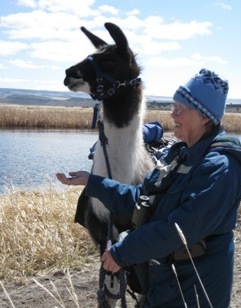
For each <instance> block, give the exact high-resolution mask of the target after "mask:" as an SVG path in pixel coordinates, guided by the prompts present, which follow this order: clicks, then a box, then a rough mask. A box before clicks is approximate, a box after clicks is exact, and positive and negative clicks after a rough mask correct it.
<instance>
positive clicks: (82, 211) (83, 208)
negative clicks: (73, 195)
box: [74, 188, 90, 228]
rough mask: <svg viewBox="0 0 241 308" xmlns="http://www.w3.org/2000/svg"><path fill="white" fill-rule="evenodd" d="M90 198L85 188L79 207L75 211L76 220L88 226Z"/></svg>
mask: <svg viewBox="0 0 241 308" xmlns="http://www.w3.org/2000/svg"><path fill="white" fill-rule="evenodd" d="M89 200H90V198H89V197H88V196H86V195H85V188H84V189H83V190H82V192H81V194H80V196H79V199H78V203H77V209H76V213H75V218H74V222H78V223H79V224H81V225H82V226H83V227H85V228H87V226H86V212H87V209H88V206H89Z"/></svg>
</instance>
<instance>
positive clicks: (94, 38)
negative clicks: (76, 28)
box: [80, 27, 108, 49]
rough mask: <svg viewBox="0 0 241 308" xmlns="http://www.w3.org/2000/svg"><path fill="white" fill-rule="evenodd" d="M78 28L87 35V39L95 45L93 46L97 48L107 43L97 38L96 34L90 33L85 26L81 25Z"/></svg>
mask: <svg viewBox="0 0 241 308" xmlns="http://www.w3.org/2000/svg"><path fill="white" fill-rule="evenodd" d="M80 29H81V31H82V32H84V34H85V35H86V36H87V37H88V39H89V40H90V41H91V43H92V44H93V45H94V46H95V48H97V49H99V48H101V47H102V46H104V45H108V44H107V43H106V42H105V41H103V40H102V39H101V38H99V37H98V36H96V35H94V34H93V33H91V32H90V31H89V30H87V29H86V28H85V27H81V28H80Z"/></svg>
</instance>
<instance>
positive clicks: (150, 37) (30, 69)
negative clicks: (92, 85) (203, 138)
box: [0, 0, 241, 99]
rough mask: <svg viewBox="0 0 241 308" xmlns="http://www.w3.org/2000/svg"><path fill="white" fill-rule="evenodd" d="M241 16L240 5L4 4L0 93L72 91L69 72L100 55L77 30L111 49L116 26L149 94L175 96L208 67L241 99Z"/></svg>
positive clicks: (165, 1) (146, 0)
mask: <svg viewBox="0 0 241 308" xmlns="http://www.w3.org/2000/svg"><path fill="white" fill-rule="evenodd" d="M240 12H241V1H240V0H202V1H200V0H182V1H180V0H6V1H1V3H0V88H17V89H35V90H51V91H68V89H67V88H66V87H65V86H64V85H63V80H64V77H65V70H66V69H67V68H68V67H70V66H72V65H74V64H76V63H78V62H80V61H81V60H82V59H84V58H85V57H86V56H87V55H89V54H91V53H93V52H95V48H94V46H93V45H92V44H91V43H90V42H89V40H88V39H87V38H86V37H85V35H84V34H83V33H82V32H81V31H80V27H81V26H85V27H86V28H87V29H88V30H90V31H92V32H93V33H95V34H96V35H98V36H99V37H101V38H102V39H103V40H105V41H106V42H108V43H109V44H113V40H112V38H111V37H110V35H109V33H108V31H107V30H106V29H105V27H104V23H105V22H113V23H115V24H116V25H118V26H119V27H120V28H121V29H122V30H123V32H124V33H125V35H126V36H127V39H128V42H129V45H130V47H131V49H132V50H133V52H134V53H135V54H137V61H138V63H139V64H140V66H141V67H142V73H141V78H142V80H143V83H144V94H146V95H158V96H168V97H172V96H173V93H174V92H175V90H176V89H177V88H178V87H179V86H180V85H183V84H185V83H186V82H187V81H188V80H189V79H190V77H192V76H193V75H194V74H196V73H198V72H199V70H201V69H202V68H207V69H210V70H212V71H215V72H216V73H217V74H219V75H220V77H222V78H224V79H227V80H228V81H229V87H230V89H229V94H228V98H239V99H240V98H241V61H240V59H241V56H240V55H241V40H240V38H239V37H240V32H241V21H240V18H241V17H240V16H241V15H240V14H241V13H240Z"/></svg>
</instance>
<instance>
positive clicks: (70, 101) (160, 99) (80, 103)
mask: <svg viewBox="0 0 241 308" xmlns="http://www.w3.org/2000/svg"><path fill="white" fill-rule="evenodd" d="M146 101H147V107H148V108H151V109H152V108H153V109H162V108H164V109H169V108H170V103H172V102H173V100H172V98H171V97H166V96H154V95H147V96H146ZM0 104H13V105H32V106H62V107H93V106H94V105H95V101H94V100H93V99H92V98H91V97H90V96H89V95H88V94H85V93H80V92H78V93H77V92H71V91H68V92H67V91H66V92H61V91H45V90H28V89H13V88H0ZM227 104H230V105H236V104H239V105H240V106H241V99H228V102H227Z"/></svg>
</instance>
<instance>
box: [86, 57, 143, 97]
mask: <svg viewBox="0 0 241 308" xmlns="http://www.w3.org/2000/svg"><path fill="white" fill-rule="evenodd" d="M87 60H88V61H90V62H91V63H92V65H93V66H94V68H95V71H96V81H97V88H96V93H91V94H90V96H91V97H92V98H93V99H94V100H98V101H103V99H105V98H108V97H111V96H113V95H114V94H115V93H116V90H117V89H119V88H120V87H127V86H137V85H139V84H140V83H141V78H139V77H137V78H134V79H130V80H124V81H123V82H120V81H119V80H116V79H114V78H113V77H111V76H110V75H109V74H106V73H104V72H102V71H101V70H100V68H99V66H98V64H97V63H96V62H95V61H94V58H93V57H92V56H88V57H87ZM104 79H105V80H107V81H109V82H110V83H111V84H112V85H111V86H110V88H109V89H107V90H104V85H103V80H104Z"/></svg>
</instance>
